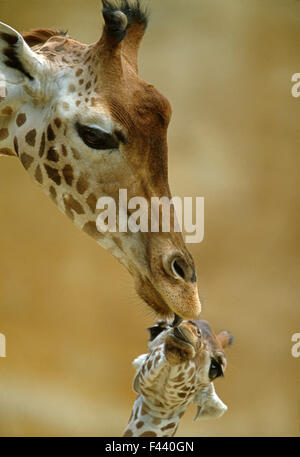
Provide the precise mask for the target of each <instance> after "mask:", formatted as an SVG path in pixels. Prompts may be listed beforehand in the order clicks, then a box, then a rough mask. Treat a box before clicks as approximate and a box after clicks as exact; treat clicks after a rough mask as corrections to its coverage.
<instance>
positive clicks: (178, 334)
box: [174, 327, 189, 343]
mask: <svg viewBox="0 0 300 457" xmlns="http://www.w3.org/2000/svg"><path fill="white" fill-rule="evenodd" d="M174 335H175V336H176V338H179V339H180V340H182V341H184V342H185V343H189V340H188V339H187V337H186V336H185V334H184V333H183V331H182V330H181V329H180V328H179V327H175V328H174Z"/></svg>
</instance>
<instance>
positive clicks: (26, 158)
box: [20, 152, 33, 170]
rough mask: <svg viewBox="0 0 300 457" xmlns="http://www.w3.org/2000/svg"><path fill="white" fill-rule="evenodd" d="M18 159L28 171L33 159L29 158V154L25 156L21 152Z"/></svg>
mask: <svg viewBox="0 0 300 457" xmlns="http://www.w3.org/2000/svg"><path fill="white" fill-rule="evenodd" d="M20 159H21V162H22V164H23V166H24V168H25V170H28V168H29V167H30V165H31V164H32V162H33V157H31V156H30V155H29V154H26V152H23V154H21V157H20Z"/></svg>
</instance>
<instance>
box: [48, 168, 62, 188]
mask: <svg viewBox="0 0 300 457" xmlns="http://www.w3.org/2000/svg"><path fill="white" fill-rule="evenodd" d="M44 167H45V170H46V172H47V175H48V178H49V179H51V180H52V181H54V182H55V184H57V185H58V186H59V185H60V184H61V177H60V176H59V172H58V170H56V168H52V167H49V165H44Z"/></svg>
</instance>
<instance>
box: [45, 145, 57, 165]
mask: <svg viewBox="0 0 300 457" xmlns="http://www.w3.org/2000/svg"><path fill="white" fill-rule="evenodd" d="M47 160H49V161H50V162H58V161H59V155H58V153H57V151H56V149H55V148H53V147H51V148H50V149H49V150H48V154H47Z"/></svg>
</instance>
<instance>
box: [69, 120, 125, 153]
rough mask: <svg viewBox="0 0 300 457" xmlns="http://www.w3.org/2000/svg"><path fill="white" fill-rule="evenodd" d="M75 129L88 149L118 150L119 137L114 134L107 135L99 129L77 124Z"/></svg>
mask: <svg viewBox="0 0 300 457" xmlns="http://www.w3.org/2000/svg"><path fill="white" fill-rule="evenodd" d="M75 127H76V130H77V133H78V135H79V136H80V138H81V139H82V141H83V142H84V143H85V144H86V145H87V146H88V147H89V148H92V149H96V150H107V149H118V147H119V145H120V138H119V135H117V134H115V133H108V132H106V131H105V130H102V129H101V128H100V127H91V126H88V125H83V124H80V123H79V122H77V123H76V125H75Z"/></svg>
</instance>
